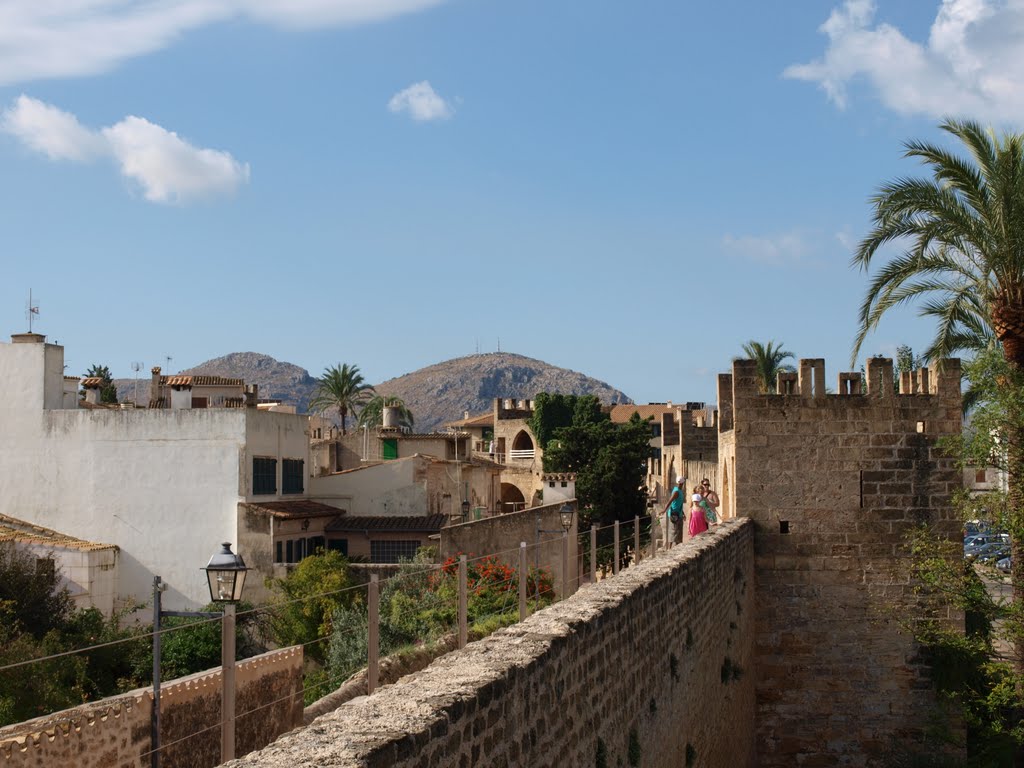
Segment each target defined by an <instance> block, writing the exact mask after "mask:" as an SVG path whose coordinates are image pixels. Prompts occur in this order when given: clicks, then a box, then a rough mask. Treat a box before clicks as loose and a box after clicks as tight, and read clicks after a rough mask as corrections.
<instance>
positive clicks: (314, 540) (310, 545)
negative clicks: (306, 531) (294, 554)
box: [306, 536, 325, 557]
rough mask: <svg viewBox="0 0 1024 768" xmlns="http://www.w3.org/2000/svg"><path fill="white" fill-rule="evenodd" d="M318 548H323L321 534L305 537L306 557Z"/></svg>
mask: <svg viewBox="0 0 1024 768" xmlns="http://www.w3.org/2000/svg"><path fill="white" fill-rule="evenodd" d="M318 549H325V546H324V537H323V536H310V537H309V538H308V539H306V557H309V556H310V555H315V554H316V552H317V550H318Z"/></svg>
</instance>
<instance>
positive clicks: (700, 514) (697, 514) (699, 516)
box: [690, 493, 708, 539]
mask: <svg viewBox="0 0 1024 768" xmlns="http://www.w3.org/2000/svg"><path fill="white" fill-rule="evenodd" d="M703 498H704V497H703V496H701V495H700V494H699V493H694V494H693V496H691V497H690V501H691V502H692V503H691V504H690V538H691V539H692V538H693V537H694V536H697V535H698V534H701V533H704V531H706V530H707V529H708V521H707V519H706V518H705V517H704V507H702V506H701V503H700V502H701V500H702V499H703Z"/></svg>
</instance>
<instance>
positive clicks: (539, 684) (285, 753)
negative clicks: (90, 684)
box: [228, 520, 755, 768]
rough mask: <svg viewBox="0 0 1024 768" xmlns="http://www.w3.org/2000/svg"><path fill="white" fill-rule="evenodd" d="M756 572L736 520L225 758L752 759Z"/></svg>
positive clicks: (253, 767)
mask: <svg viewBox="0 0 1024 768" xmlns="http://www.w3.org/2000/svg"><path fill="white" fill-rule="evenodd" d="M753 579H754V575H753V526H752V524H751V523H750V522H749V521H745V520H737V521H731V522H728V523H725V524H723V525H722V526H721V527H720V528H718V529H717V530H716V531H715V532H714V533H709V534H706V535H704V536H701V537H698V538H697V539H695V540H694V541H693V542H691V543H687V544H684V545H681V546H679V547H676V548H674V549H672V550H671V551H669V552H663V553H662V554H660V555H659V556H658V557H656V558H654V559H650V560H647V561H646V562H643V563H641V564H640V565H638V566H637V567H635V568H630V569H627V570H625V571H623V572H622V573H620V574H619V575H618V576H616V577H614V578H611V579H607V580H605V581H602V582H600V583H598V584H596V585H593V586H589V587H586V588H585V589H583V590H581V591H580V592H577V593H576V594H575V595H573V596H572V597H570V598H569V599H568V600H565V601H563V602H560V603H557V604H556V605H553V606H551V607H549V608H547V609H545V610H543V611H540V612H538V613H537V614H535V615H533V616H531V617H530V618H528V619H527V620H526V621H524V622H522V623H520V624H517V625H515V626H512V627H509V628H507V629H503V630H499V631H498V632H496V633H494V634H493V635H490V636H489V637H487V638H484V639H483V640H480V641H478V642H475V643H470V645H468V646H467V647H466V648H465V649H463V650H461V651H456V652H454V653H451V654H448V655H447V656H444V657H443V658H441V659H438V660H437V661H435V662H434V663H433V664H431V665H430V666H429V667H428V668H427V669H425V670H423V671H422V672H418V673H416V674H414V675H411V676H409V677H407V678H404V679H403V680H401V681H399V682H398V683H396V684H394V685H391V686H387V687H385V688H382V689H380V690H379V691H377V692H376V693H375V694H374V695H372V696H367V697H362V698H359V699H356V700H354V701H351V702H348V703H347V704H345V705H343V706H341V707H340V708H339V709H338V710H336V711H335V712H332V713H330V714H328V715H324V716H323V717H320V718H318V719H317V720H316V721H314V723H313V724H312V725H311V726H310V727H308V728H305V729H302V730H300V731H296V732H294V733H291V734H287V735H286V736H284V737H282V738H281V739H279V740H278V741H277V742H276V743H274V744H272V745H270V746H269V747H267V748H266V749H264V750H262V751H260V752H256V753H253V754H251V755H249V756H247V757H245V758H243V759H241V760H237V761H234V762H231V763H229V764H228V765H229V766H233V767H234V768H242V767H243V766H244V767H245V768H257V766H258V767H259V768H303V767H304V766H308V767H310V768H312V766H323V765H332V766H338V767H340V766H394V767H395V768H409V767H411V766H428V765H429V766H439V767H444V766H469V765H479V766H484V765H486V766H496V767H497V766H527V765H528V766H531V768H544V767H545V766H551V767H552V768H554V767H555V766H588V765H602V764H603V765H607V766H618V765H622V766H627V765H642V766H645V768H662V767H664V768H668V767H669V766H671V767H672V768H677V767H678V766H684V765H687V764H692V765H694V766H739V767H740V768H742V766H751V765H754V764H755V759H754V732H753V722H754V675H753V673H752V667H753V645H754V635H753V631H754V602H753V601H754V584H753ZM602 754H603V756H604V758H603V761H602V759H601V757H599V755H602Z"/></svg>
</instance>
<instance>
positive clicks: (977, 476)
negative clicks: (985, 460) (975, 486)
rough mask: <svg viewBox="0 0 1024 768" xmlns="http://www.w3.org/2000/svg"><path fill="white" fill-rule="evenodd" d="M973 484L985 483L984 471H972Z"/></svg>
mask: <svg viewBox="0 0 1024 768" xmlns="http://www.w3.org/2000/svg"><path fill="white" fill-rule="evenodd" d="M974 482H976V483H984V482H985V470H984V469H976V470H974Z"/></svg>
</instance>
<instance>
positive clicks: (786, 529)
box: [779, 520, 789, 533]
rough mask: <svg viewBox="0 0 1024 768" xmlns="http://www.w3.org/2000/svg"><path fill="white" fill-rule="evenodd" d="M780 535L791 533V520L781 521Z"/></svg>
mask: <svg viewBox="0 0 1024 768" xmlns="http://www.w3.org/2000/svg"><path fill="white" fill-rule="evenodd" d="M779 533H789V520H779Z"/></svg>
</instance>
